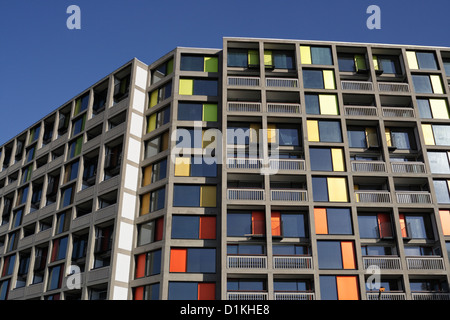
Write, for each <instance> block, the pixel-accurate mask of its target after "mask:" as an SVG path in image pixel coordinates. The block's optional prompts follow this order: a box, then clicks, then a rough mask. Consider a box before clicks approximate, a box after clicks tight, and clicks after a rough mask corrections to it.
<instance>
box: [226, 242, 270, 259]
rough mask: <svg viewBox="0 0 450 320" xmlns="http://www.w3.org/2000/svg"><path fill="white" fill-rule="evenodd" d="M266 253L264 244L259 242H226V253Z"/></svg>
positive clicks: (246, 254)
mask: <svg viewBox="0 0 450 320" xmlns="http://www.w3.org/2000/svg"><path fill="white" fill-rule="evenodd" d="M263 254H266V252H265V247H264V245H259V244H244V243H239V244H228V245H227V255H245V256H248V255H263Z"/></svg>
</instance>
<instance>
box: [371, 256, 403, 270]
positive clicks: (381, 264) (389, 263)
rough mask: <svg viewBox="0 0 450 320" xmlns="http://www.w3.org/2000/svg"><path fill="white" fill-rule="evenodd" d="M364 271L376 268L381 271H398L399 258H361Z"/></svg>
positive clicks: (399, 265) (399, 267)
mask: <svg viewBox="0 0 450 320" xmlns="http://www.w3.org/2000/svg"><path fill="white" fill-rule="evenodd" d="M363 264H364V269H368V268H369V267H370V266H376V267H378V268H380V269H383V270H400V269H401V263H400V258H399V257H390V256H370V257H369V256H367V257H363Z"/></svg>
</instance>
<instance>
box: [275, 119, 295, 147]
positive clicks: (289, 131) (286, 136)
mask: <svg viewBox="0 0 450 320" xmlns="http://www.w3.org/2000/svg"><path fill="white" fill-rule="evenodd" d="M267 127H268V129H267V139H268V142H269V143H275V144H278V145H280V146H299V145H300V128H298V127H295V126H292V125H286V124H270V123H269V124H268V125H267Z"/></svg>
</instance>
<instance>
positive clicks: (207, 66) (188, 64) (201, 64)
mask: <svg viewBox="0 0 450 320" xmlns="http://www.w3.org/2000/svg"><path fill="white" fill-rule="evenodd" d="M180 70H181V71H201V72H218V71H219V61H218V58H217V57H209V56H201V55H181V62H180Z"/></svg>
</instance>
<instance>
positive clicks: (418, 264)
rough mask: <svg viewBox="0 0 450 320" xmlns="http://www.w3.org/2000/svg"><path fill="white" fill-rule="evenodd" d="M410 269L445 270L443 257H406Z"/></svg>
mask: <svg viewBox="0 0 450 320" xmlns="http://www.w3.org/2000/svg"><path fill="white" fill-rule="evenodd" d="M406 264H407V265H408V270H445V267H444V259H443V258H442V257H406Z"/></svg>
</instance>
